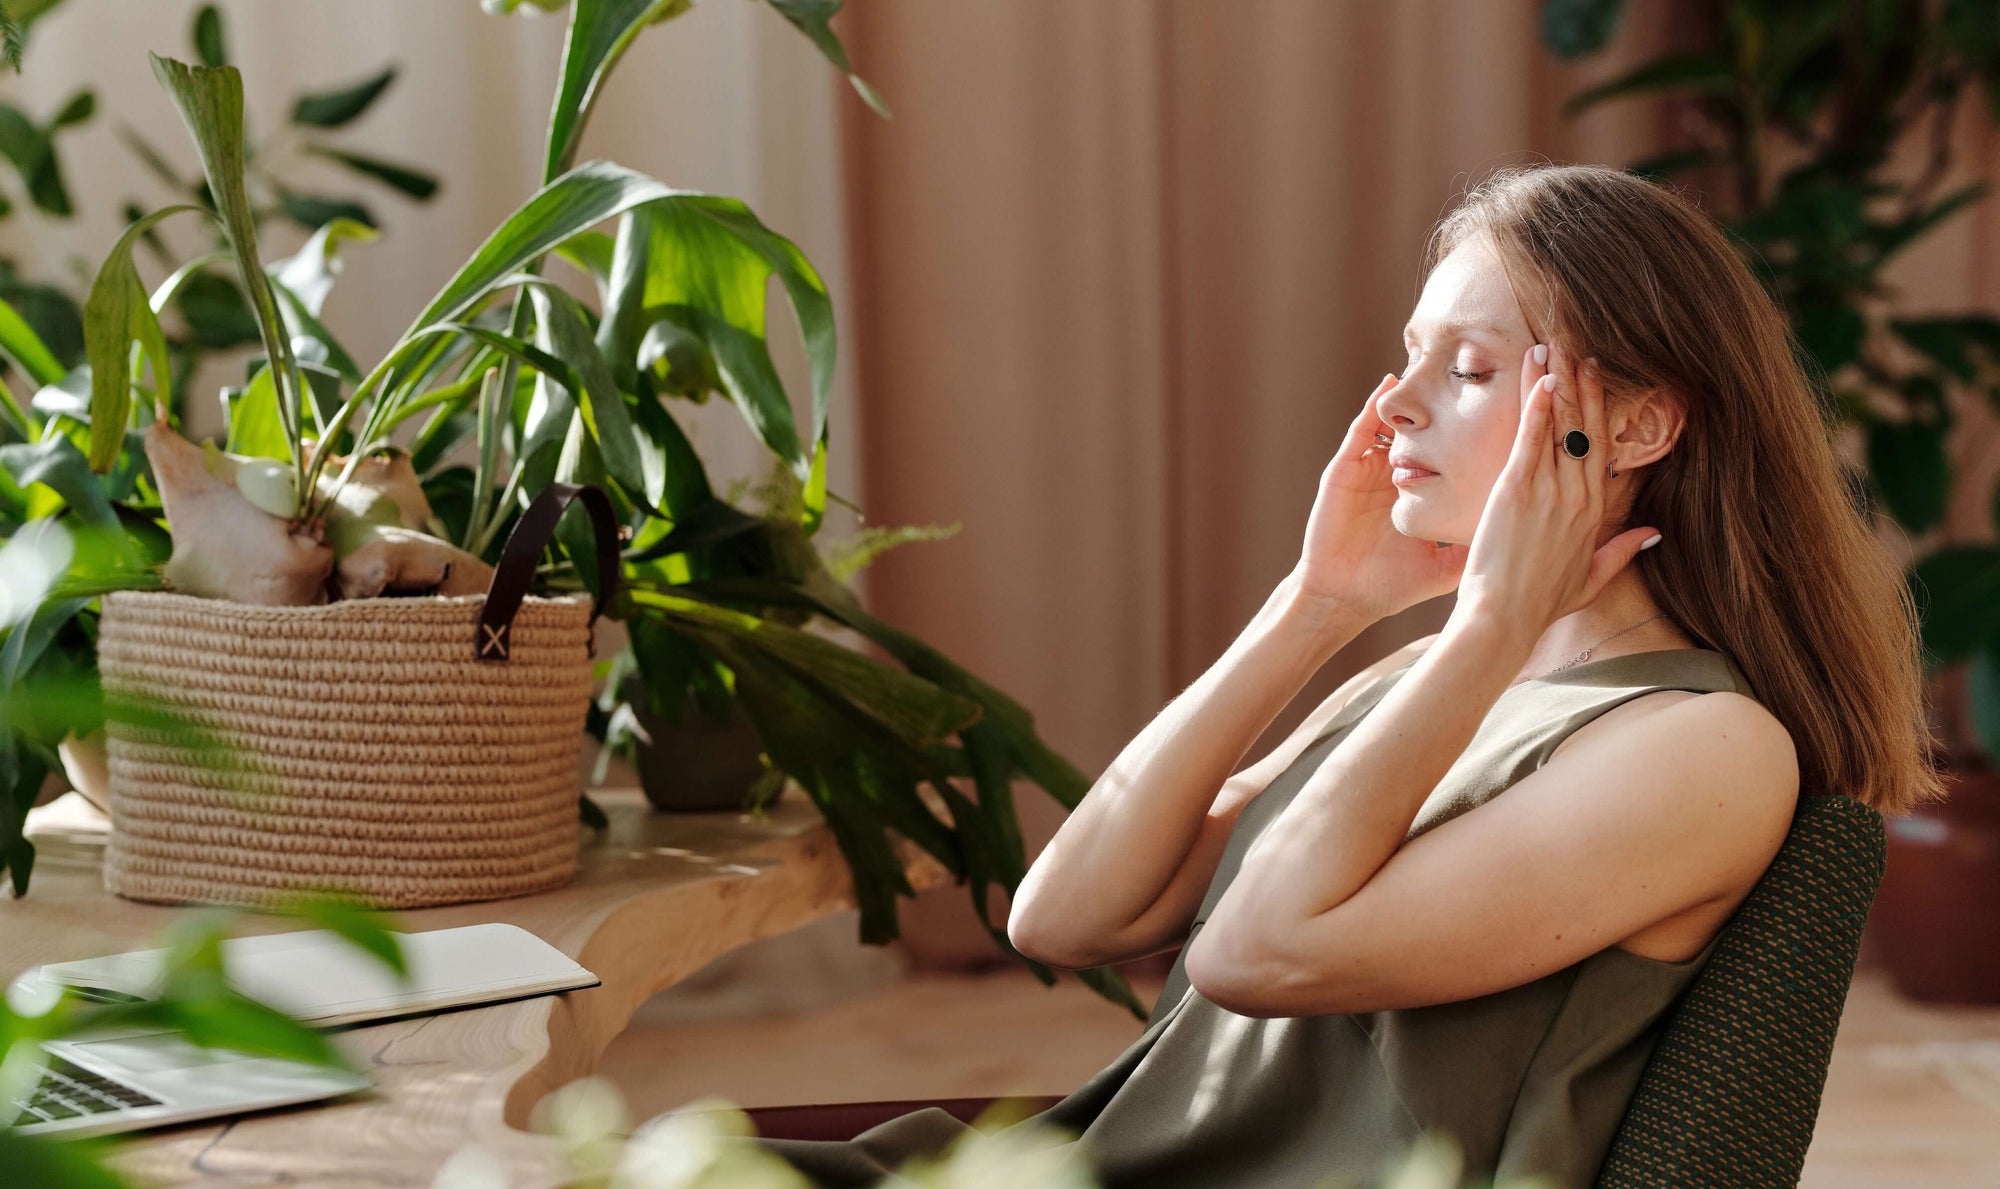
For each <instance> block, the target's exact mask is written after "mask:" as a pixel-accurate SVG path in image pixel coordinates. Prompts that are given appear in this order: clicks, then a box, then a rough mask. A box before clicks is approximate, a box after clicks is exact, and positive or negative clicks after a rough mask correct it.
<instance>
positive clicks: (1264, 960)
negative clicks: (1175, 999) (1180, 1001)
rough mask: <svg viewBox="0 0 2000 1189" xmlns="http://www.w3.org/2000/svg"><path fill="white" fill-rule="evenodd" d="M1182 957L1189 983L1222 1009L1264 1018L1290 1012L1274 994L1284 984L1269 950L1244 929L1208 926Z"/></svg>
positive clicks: (1198, 931)
mask: <svg viewBox="0 0 2000 1189" xmlns="http://www.w3.org/2000/svg"><path fill="white" fill-rule="evenodd" d="M1182 957H1183V961H1184V963H1185V969H1186V971H1187V980H1188V986H1190V987H1192V988H1194V992H1195V994H1197V995H1200V996H1201V997H1202V998H1203V999H1206V1000H1208V1001H1209V1002H1210V1003H1213V1004H1214V1005H1215V1006H1217V1007H1219V1008H1221V1009H1222V1010H1224V1011H1226V1012H1233V1013H1235V1014H1236V1015H1239V1016H1254V1017H1257V1018H1260V1019H1261V1018H1269V1017H1272V1016H1281V1015H1286V1014H1289V1013H1287V1012H1285V1011H1284V1010H1282V1008H1281V1006H1280V1005H1279V1003H1278V1002H1277V998H1276V996H1275V994H1274V992H1276V991H1278V990H1280V989H1281V987H1280V983H1279V976H1278V971H1277V966H1276V964H1275V963H1274V961H1273V960H1272V958H1271V956H1270V954H1269V951H1268V950H1264V949H1262V948H1260V947H1259V946H1258V943H1257V941H1256V939H1255V938H1251V937H1247V936H1245V933H1244V931H1243V930H1241V929H1225V930H1216V929H1214V928H1210V927H1206V926H1205V927H1203V928H1201V929H1199V930H1197V931H1196V933H1195V935H1194V938H1193V939H1192V940H1190V941H1189V942H1188V945H1187V952H1186V953H1185V954H1184V955H1183V956H1182Z"/></svg>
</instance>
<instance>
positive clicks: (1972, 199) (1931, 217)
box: [1869, 182, 1990, 266]
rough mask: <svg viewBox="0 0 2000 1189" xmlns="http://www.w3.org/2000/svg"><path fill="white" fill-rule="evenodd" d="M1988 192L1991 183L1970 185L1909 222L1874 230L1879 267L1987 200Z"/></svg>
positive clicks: (1881, 226) (1940, 200) (1939, 201)
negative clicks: (1963, 211)
mask: <svg viewBox="0 0 2000 1189" xmlns="http://www.w3.org/2000/svg"><path fill="white" fill-rule="evenodd" d="M1988 189H1990V185H1989V183H1987V182H1970V183H1968V184H1966V185H1964V186H1962V187H1960V188H1959V189H1956V190H1953V191H1952V192H1951V193H1949V194H1947V195H1945V196H1944V197H1943V198H1940V199H1938V200H1937V201H1936V202H1935V203H1932V204H1931V205H1930V206H1929V207H1928V208H1926V209H1924V210H1921V211H1918V212H1916V213H1915V214H1913V215H1911V216H1910V217H1908V218H1906V219H1901V220H1898V221H1897V222H1894V223H1890V224H1886V225H1884V224H1878V225H1876V226H1873V227H1871V228H1870V229H1869V239H1870V240H1871V241H1872V242H1873V243H1874V245H1875V248H1876V252H1877V255H1876V263H1877V265H1878V266H1879V265H1880V264H1881V263H1882V262H1884V261H1886V260H1888V259H1889V258H1890V257H1891V256H1893V255H1895V254H1896V253H1897V252H1899V251H1901V250H1902V249H1904V248H1906V247H1908V246H1909V245H1911V244H1912V243H1915V242H1916V241H1917V240H1919V239H1922V238H1923V237H1924V235H1926V234H1927V233H1929V231H1930V230H1931V229H1932V228H1934V227H1936V226H1937V225H1938V224H1940V223H1942V222H1944V221H1945V220H1946V219H1948V218H1950V217H1951V216H1953V215H1955V214H1957V213H1958V212H1959V211H1961V210H1964V209H1965V208H1967V207H1969V206H1971V205H1972V204H1973V203H1976V202H1978V201H1979V200H1980V199H1982V198H1984V197H1986V192H1987V190H1988Z"/></svg>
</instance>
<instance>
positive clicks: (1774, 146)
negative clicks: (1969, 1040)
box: [1542, 0, 2000, 1003]
mask: <svg viewBox="0 0 2000 1189" xmlns="http://www.w3.org/2000/svg"><path fill="white" fill-rule="evenodd" d="M1621 11H1622V6H1621V5H1617V4H1611V5H1604V4H1597V3H1591V2H1589V0H1545V2H1544V4H1543V8H1542V14H1543V33H1544V41H1545V42H1546V43H1547V44H1548V46H1549V47H1550V48H1551V49H1552V50H1554V51H1556V52H1557V53H1559V54H1562V55H1564V56H1568V57H1575V56H1579V55H1582V54H1586V53H1589V52H1592V51H1594V50H1596V49H1598V48H1599V47H1601V46H1602V45H1603V44H1604V43H1605V42H1606V41H1607V40H1608V39H1609V37H1610V35H1611V33H1612V32H1613V31H1614V29H1615V27H1616V25H1617V23H1618V20H1619V17H1620V15H1621ZM1716 12H1717V15H1716V19H1715V20H1714V23H1713V24H1712V25H1711V26H1709V27H1707V28H1705V29H1703V30H1702V31H1701V32H1702V33H1703V34H1704V35H1705V37H1704V40H1705V44H1704V45H1703V46H1702V47H1701V48H1698V49H1694V50H1689V51H1685V52H1675V53H1670V54H1667V55H1665V56H1663V57H1660V58H1658V59H1655V60H1653V61H1650V62H1647V63H1645V64H1643V65H1641V66H1638V67H1636V68H1634V69H1633V70H1631V71H1629V72H1627V73H1625V74H1624V75H1621V76H1619V77H1617V78H1614V79H1612V80H1610V81H1608V82H1605V83H1602V84H1600V85H1598V86H1595V87H1592V88H1590V89H1588V90H1586V91H1584V92H1581V93H1579V94H1577V95H1575V96H1573V97H1572V98H1571V99H1570V100H1569V101H1568V103H1567V104H1566V105H1565V108H1564V110H1565V111H1566V112H1571V113H1574V112H1577V111H1581V110H1583V109H1585V108H1587V107H1590V106H1592V105H1594V104H1597V103H1600V102H1603V101H1605V100H1608V99H1612V98H1616V97H1621V96H1630V95H1639V94H1664V95H1668V96H1673V97H1676V98H1677V100H1678V101H1680V102H1682V103H1684V105H1685V108H1686V110H1687V111H1688V112H1689V113H1690V115H1691V117H1692V118H1691V119H1689V120H1688V121H1686V122H1685V124H1684V125H1683V126H1684V127H1685V128H1686V129H1687V132H1688V134H1689V136H1690V139H1691V140H1692V142H1693V143H1691V144H1689V145H1687V146H1685V147H1679V148H1675V149H1674V150H1672V151H1670V152H1667V153H1665V154H1664V155H1661V156H1658V157H1654V158H1651V159H1648V160H1645V161H1641V162H1638V163H1636V164H1634V165H1632V166H1630V168H1631V169H1633V170H1634V171H1635V172H1639V173H1642V174H1647V175H1650V176H1656V177H1670V176H1674V175H1679V174H1682V173H1686V172H1694V173H1695V174H1696V176H1700V177H1703V178H1706V179H1710V180H1712V181H1713V182H1715V183H1716V184H1715V185H1714V186H1712V187H1711V188H1710V191H1709V192H1711V193H1719V194H1721V195H1722V196H1723V197H1722V205H1723V207H1724V210H1723V211H1722V212H1721V213H1722V214H1724V215H1725V222H1726V223H1727V225H1728V226H1729V227H1730V229H1731V230H1732V231H1733V232H1734V233H1735V235H1736V236H1737V237H1738V238H1739V239H1740V240H1741V241H1742V243H1743V245H1744V248H1745V251H1746V255H1747V256H1748V258H1749V260H1750V262H1751V263H1752V265H1753V267H1755V268H1756V269H1757V270H1758V271H1759V273H1760V275H1762V276H1763V278H1764V279H1765V281H1766V283H1767V284H1768V285H1769V286H1770V288H1771V289H1772V291H1773V292H1774V293H1775V294H1776V295H1777V296H1778V297H1779V298H1780V299H1781V300H1782V301H1783V303H1784V306H1785V309H1786V310H1787V312H1788V313H1789V314H1790V316H1791V321H1792V325H1793V329H1794V331H1795V332H1796V334H1797V338H1798V342H1799V344H1800V346H1801V348H1802V349H1803V351H1804V352H1805V355H1806V357H1807V358H1806V359H1805V361H1804V362H1805V363H1806V365H1807V371H1808V372H1809V373H1810V374H1812V375H1813V376H1814V377H1815V379H1816V380H1817V381H1818V382H1819V383H1821V384H1822V385H1823V390H1824V391H1826V393H1827V396H1828V402H1827V403H1828V405H1829V407H1830V408H1832V409H1834V410H1837V413H1838V420H1839V423H1840V426H1841V427H1843V428H1851V429H1852V430H1854V431H1855V432H1857V433H1858V434H1859V435H1861V437H1862V439H1863V441H1864V443H1865V459H1866V464H1865V469H1863V470H1861V471H1859V472H1857V473H1854V474H1851V475H1850V479H1851V480H1852V481H1853V485H1854V489H1855V499H1856V502H1857V505H1860V506H1864V507H1866V508H1867V510H1868V512H1869V514H1870V515H1873V514H1874V513H1876V512H1878V511H1879V512H1882V513H1885V514H1886V515H1888V516H1889V517H1891V518H1892V519H1893V520H1894V521H1895V523H1897V524H1898V525H1899V526H1900V527H1901V528H1902V529H1904V530H1905V531H1907V533H1908V534H1909V535H1910V536H1911V537H1912V538H1916V539H1918V540H1923V539H1924V538H1929V542H1928V547H1926V548H1922V549H1921V550H1920V552H1919V556H1918V557H1917V559H1916V561H1915V563H1914V565H1912V566H1911V568H1910V572H1909V578H1910V582H1911V585H1912V593H1913V595H1914V596H1915V599H1916V602H1917V605H1918V606H1919V607H1920V608H1921V609H1922V611H1923V641H1924V648H1925V652H1926V654H1927V655H1926V657H1925V665H1926V670H1927V672H1928V674H1929V675H1930V676H1931V677H1932V678H1933V679H1934V680H1933V691H1932V692H1933V694H1934V698H1933V702H1934V709H1935V711H1936V714H1937V718H1936V725H1938V726H1940V727H1941V728H1942V729H1941V735H1942V737H1943V740H1944V744H1945V748H1944V754H1943V756H1942V757H1941V759H1942V761H1943V766H1944V769H1945V777H1946V782H1947V784H1948V786H1949V787H1950V788H1951V790H1952V792H1951V795H1950V796H1949V798H1948V799H1946V800H1944V801H1942V802H1939V803H1935V804H1930V805H1925V806H1921V807H1919V808H1918V809H1917V810H1916V811H1914V812H1912V813H1910V814H1908V815H1905V816H1901V817H1896V818H1892V819H1890V820H1889V822H1888V823H1887V824H1888V827H1889V854H1888V861H1887V867H1886V870H1885V874H1884V876H1883V881H1882V886H1881V890H1880V892H1879V894H1878V895H1877V898H1876V901H1875V910H1874V917H1876V918H1879V919H1880V920H1881V922H1882V926H1883V927H1882V928H1880V929H1875V930H1871V931H1870V935H1871V936H1872V937H1873V938H1875V939H1876V940H1877V941H1878V942H1879V944H1880V948H1881V952H1882V954H1883V956H1884V958H1885V959H1886V962H1887V965H1888V967H1889V970H1890V973H1891V975H1892V977H1893V978H1894V980H1895V983H1896V985H1897V987H1898V989H1900V990H1901V991H1902V992H1903V993H1904V994H1906V995H1909V996H1911V997H1912V998H1917V999H1926V1000H1938V1001H1948V1002H1976V1003H2000V946H1995V945H1994V937H1993V930H1992V920H1993V917H1994V914H1995V913H1996V912H2000V773H1996V771H1995V768H1994V757H1995V756H2000V617H1996V616H1995V614H1994V613H1993V606H1994V597H1995V595H1996V594H2000V549H1996V548H1994V547H1992V546H1990V545H1986V544H1971V543H1966V542H1962V541H1951V540H1941V539H1939V538H1938V537H1937V536H1936V530H1938V529H1939V528H1940V526H1941V525H1942V522H1943V519H1944V513H1945V509H1946V503H1947V497H1948V495H1949V494H1950V493H1951V491H1952V489H1953V480H1954V468H1953V467H1952V466H1951V462H1950V457H1949V454H1948V452H1947V450H1946V438H1947V435H1948V434H1949V432H1950V430H1951V428H1952V426H1953V423H1954V420H1955V416H1954V413H1953V410H1952V406H1951V398H1953V397H1958V398H1961V399H1969V400H1973V401H1989V402H1992V403H1993V404H1994V405H1995V407H2000V318H1995V317H1993V316H1991V315H1989V314H1985V313H1979V312H1970V311H1968V312H1964V313H1959V314H1945V315H1939V314H1926V315H1922V316H1912V315H1910V314H1908V313H1907V312H1905V311H1903V310H1902V309H1900V308H1899V305H1898V302H1897V295H1896V293H1895V292H1894V291H1893V289H1892V288H1891V287H1890V286H1889V285H1888V284H1887V283H1886V282H1885V280H1884V276H1883V274H1884V270H1885V267H1886V266H1887V265H1888V264H1889V263H1890V262H1891V261H1893V260H1894V259H1896V258H1897V257H1898V256H1899V255H1901V254H1902V253H1904V252H1905V251H1907V250H1908V249H1909V248H1910V247H1911V246H1912V245H1913V244H1915V243H1918V242H1919V241H1921V240H1922V239H1923V238H1924V237H1925V236H1927V235H1929V234H1931V233H1932V232H1934V231H1935V230H1936V229H1937V228H1938V226H1939V225H1940V224H1942V223H1943V222H1945V221H1946V220H1947V219H1949V218H1951V217H1952V216H1954V215H1955V214H1958V213H1959V212H1961V211H1964V210H1966V209H1968V208H1970V207H1972V206H1973V205H1974V204H1976V203H1978V202H1980V201H1981V200H1982V199H1983V198H1984V197H1985V195H1986V191H1987V188H1988V187H1987V183H1985V182H1983V181H1980V182H1972V183H1969V184H1966V185H1962V186H1958V187H1956V188H1953V189H1950V190H1945V189H1944V188H1943V187H1944V184H1945V182H1946V180H1947V178H1948V177H1949V174H1950V166H1951V161H1952V152H1951V147H1952V146H1951V136H1952V131H1953V128H1954V127H1955V124H1956V116H1957V113H1958V111H1959V108H1960V106H1961V105H1962V104H1965V103H1977V104H1979V105H1980V106H1981V107H1982V109H1983V110H1985V111H1987V112H1988V113H1989V114H1991V115H1992V116H1993V117H1994V118H1995V119H2000V22H1996V21H1995V20H1994V10H1993V8H1992V6H1991V5H1990V4H1983V3H1976V2H1972V0H1946V2H1945V3H1942V4H1932V3H1921V2H1908V3H1890V4H1868V5H1864V4H1833V3H1826V4H1786V3H1781V2H1778V0H1748V2H1745V3H1737V4H1731V5H1728V6H1726V9H1718V10H1716ZM1910 139H1918V140H1919V141H1920V143H1921V144H1922V146H1923V148H1924V156H1923V162H1922V165H1921V167H1920V169H1919V171H1918V173H1917V175H1916V176H1915V177H1914V178H1906V177H1902V176H1900V175H1899V172H1898V171H1897V170H1896V169H1895V168H1893V165H1892V162H1891V160H1890V153H1891V150H1892V149H1894V148H1895V147H1897V146H1898V145H1899V144H1903V143H1905V142H1906V141H1907V140H1910Z"/></svg>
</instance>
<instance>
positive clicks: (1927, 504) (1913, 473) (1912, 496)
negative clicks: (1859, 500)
mask: <svg viewBox="0 0 2000 1189" xmlns="http://www.w3.org/2000/svg"><path fill="white" fill-rule="evenodd" d="M1867 432H1868V470H1869V472H1870V475H1871V476H1872V477H1873V478H1874V480H1875V485H1876V488H1877V490H1878V491H1880V492H1881V495H1882V500H1883V502H1884V503H1885V504H1886V505H1887V506H1888V508H1889V511H1890V513H1891V514H1892V515H1894V516H1895V518H1896V519H1897V521H1899V522H1900V523H1901V524H1902V525H1903V527H1904V528H1907V529H1908V530H1909V531H1910V532H1912V533H1921V532H1925V531H1927V530H1929V529H1930V528H1932V527H1933V526H1935V525H1936V524H1937V523H1938V522H1939V521H1940V520H1942V519H1944V509H1945V500H1946V497H1947V495H1948V494H1949V493H1950V485H1951V468H1950V464H1949V461H1948V460H1947V458H1946V455H1945V430H1944V427H1943V426H1942V425H1939V424H1938V423H1936V422H1932V421H1919V420H1914V419H1913V420H1910V421H1905V422H1891V421H1883V422H1879V423H1877V424H1874V425H1871V426H1869V427H1868V431H1867Z"/></svg>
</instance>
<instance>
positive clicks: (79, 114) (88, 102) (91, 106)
mask: <svg viewBox="0 0 2000 1189" xmlns="http://www.w3.org/2000/svg"><path fill="white" fill-rule="evenodd" d="M96 114H97V93H96V92H94V91H78V92H77V93H76V94H74V95H72V96H70V97H69V102H68V103H65V104H63V105H62V107H61V109H60V110H58V111H57V112H56V115H55V119H53V120H51V121H50V122H49V128H50V130H51V131H53V130H55V129H57V128H69V127H72V126H74V125H77V124H81V123H84V122H86V121H88V120H89V119H90V117H92V116H94V115H96Z"/></svg>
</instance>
